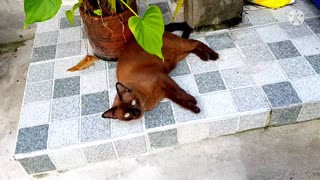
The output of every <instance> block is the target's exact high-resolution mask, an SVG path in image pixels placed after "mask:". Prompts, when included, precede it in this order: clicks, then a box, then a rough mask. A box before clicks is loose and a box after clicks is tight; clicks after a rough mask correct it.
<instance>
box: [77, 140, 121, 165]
mask: <svg viewBox="0 0 320 180" xmlns="http://www.w3.org/2000/svg"><path fill="white" fill-rule="evenodd" d="M82 151H83V154H84V155H85V156H86V158H87V161H88V163H94V162H100V161H105V160H108V159H115V158H117V156H116V153H115V152H114V149H113V145H112V143H106V144H100V145H97V146H91V147H85V148H82Z"/></svg>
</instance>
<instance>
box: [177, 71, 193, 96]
mask: <svg viewBox="0 0 320 180" xmlns="http://www.w3.org/2000/svg"><path fill="white" fill-rule="evenodd" d="M173 80H174V81H175V82H176V83H177V84H178V85H179V86H180V87H181V88H182V89H183V90H185V91H186V92H187V93H189V94H192V95H196V94H199V90H198V87H197V83H196V81H195V80H194V77H193V76H192V75H186V76H181V77H176V78H173Z"/></svg>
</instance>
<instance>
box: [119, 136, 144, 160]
mask: <svg viewBox="0 0 320 180" xmlns="http://www.w3.org/2000/svg"><path fill="white" fill-rule="evenodd" d="M114 145H115V147H116V150H117V152H118V156H119V157H127V156H133V155H136V154H142V153H145V152H147V148H146V142H145V137H144V136H140V137H135V138H132V139H124V140H119V141H116V142H114Z"/></svg>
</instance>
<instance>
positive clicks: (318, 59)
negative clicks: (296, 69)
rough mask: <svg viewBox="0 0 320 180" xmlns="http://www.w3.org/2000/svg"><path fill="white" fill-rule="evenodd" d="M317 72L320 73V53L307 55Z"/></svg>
mask: <svg viewBox="0 0 320 180" xmlns="http://www.w3.org/2000/svg"><path fill="white" fill-rule="evenodd" d="M305 58H306V59H307V61H308V62H309V64H310V65H311V66H312V68H313V69H314V70H315V71H316V73H318V74H320V54H317V55H312V56H306V57H305Z"/></svg>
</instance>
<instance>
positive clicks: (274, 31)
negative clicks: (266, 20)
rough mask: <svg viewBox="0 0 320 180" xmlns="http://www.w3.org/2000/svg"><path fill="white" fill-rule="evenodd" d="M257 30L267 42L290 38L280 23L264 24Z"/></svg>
mask: <svg viewBox="0 0 320 180" xmlns="http://www.w3.org/2000/svg"><path fill="white" fill-rule="evenodd" d="M257 32H258V33H259V35H260V36H261V38H262V39H263V41H264V42H267V43H273V42H279V41H285V40H287V39H288V37H287V35H286V34H285V33H284V32H283V30H282V29H281V28H280V27H279V26H278V25H271V26H263V27H260V28H257Z"/></svg>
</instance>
